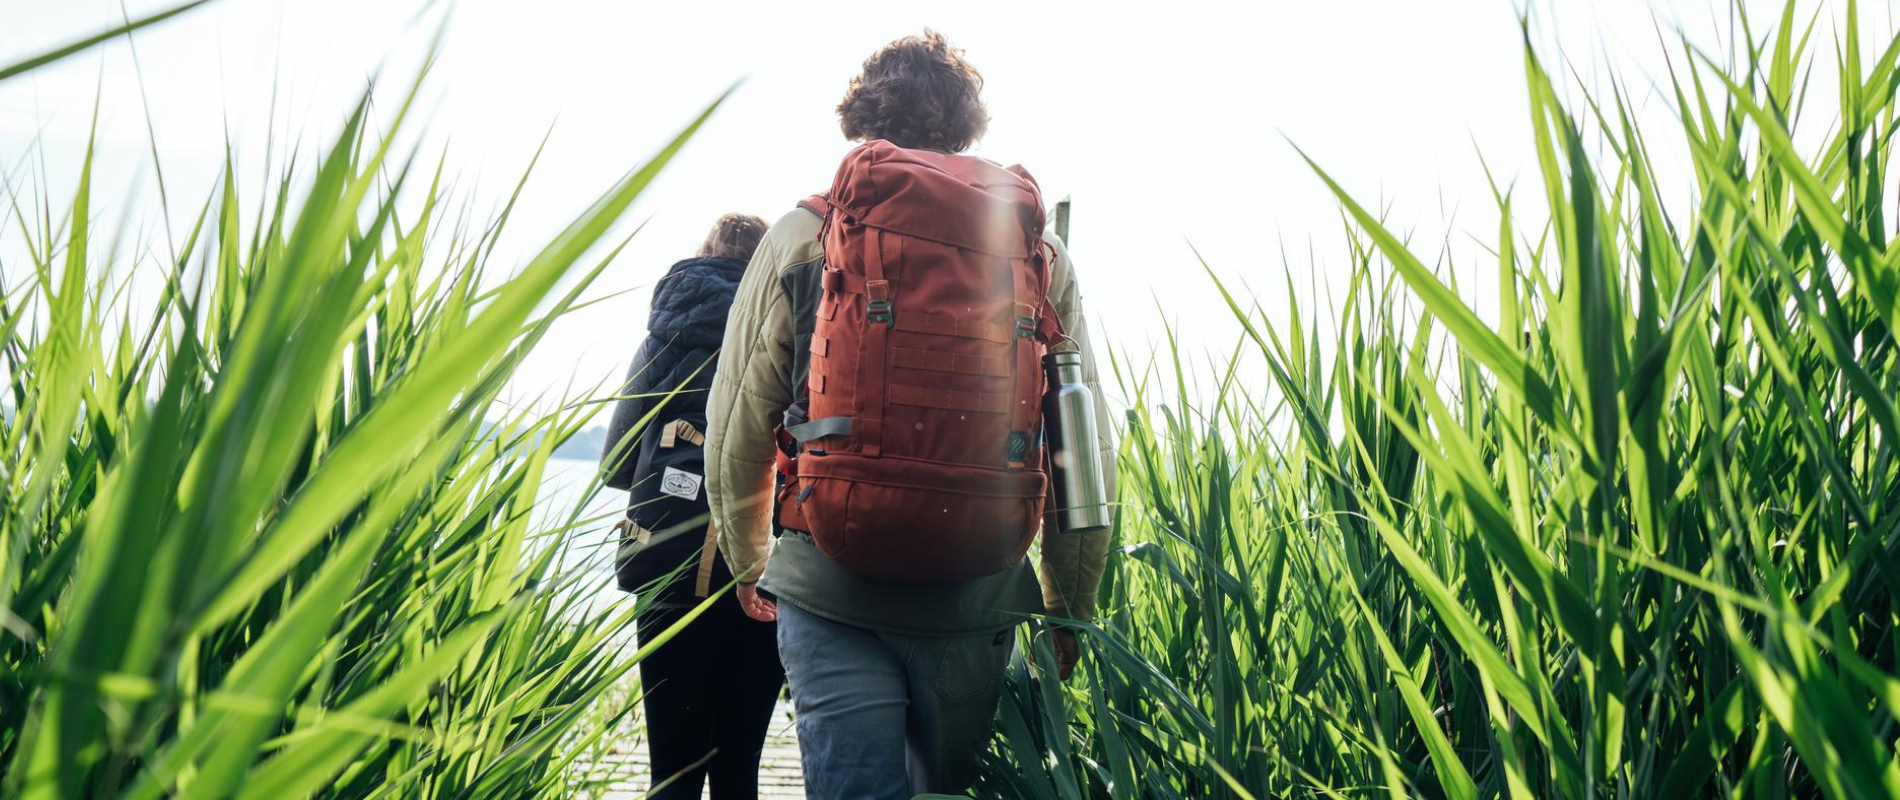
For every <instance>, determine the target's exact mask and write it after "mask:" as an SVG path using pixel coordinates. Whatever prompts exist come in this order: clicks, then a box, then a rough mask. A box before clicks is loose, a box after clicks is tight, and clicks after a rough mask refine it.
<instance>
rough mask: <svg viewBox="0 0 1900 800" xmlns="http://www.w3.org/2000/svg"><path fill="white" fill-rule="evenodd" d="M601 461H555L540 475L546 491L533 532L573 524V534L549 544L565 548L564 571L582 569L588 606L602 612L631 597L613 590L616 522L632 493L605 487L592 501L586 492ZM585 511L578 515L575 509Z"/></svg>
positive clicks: (538, 500)
mask: <svg viewBox="0 0 1900 800" xmlns="http://www.w3.org/2000/svg"><path fill="white" fill-rule="evenodd" d="M598 468H599V463H598V462H596V461H594V460H593V459H591V458H589V459H579V458H558V457H557V458H550V459H548V466H547V471H546V472H545V473H543V474H542V477H541V491H540V493H539V495H538V496H537V497H536V500H535V505H534V514H533V520H534V525H533V527H532V528H531V530H534V531H550V530H554V529H558V528H561V527H564V526H567V525H569V524H570V520H571V521H572V524H575V525H576V526H577V527H575V528H574V529H572V530H568V531H564V532H562V533H561V534H559V536H558V540H557V539H556V538H555V537H549V538H548V539H547V540H546V541H545V546H550V547H552V546H557V545H560V546H565V551H564V552H563V553H562V557H561V568H562V571H563V572H570V573H571V572H573V571H576V570H579V571H583V572H584V573H585V577H583V578H581V579H580V582H579V583H578V585H577V588H579V590H580V591H582V592H585V593H586V594H587V601H588V603H587V605H588V607H589V608H590V609H595V610H598V609H600V608H603V607H605V606H606V605H609V604H613V603H619V602H622V601H625V600H627V599H628V595H627V594H626V593H624V592H621V591H620V590H619V588H617V587H615V586H614V583H613V579H614V569H613V557H614V541H613V522H614V520H615V519H618V518H619V517H618V514H619V513H620V512H621V511H622V510H623V509H625V508H626V504H627V493H626V492H623V491H620V490H618V489H608V488H601V489H599V490H598V491H596V492H594V495H593V497H592V498H591V499H590V498H589V497H588V496H587V489H588V487H589V485H590V484H591V483H592V482H593V480H594V473H595V470H597V469H598ZM576 508H580V509H581V513H580V514H579V515H578V516H576V515H575V514H574V510H575V509H576Z"/></svg>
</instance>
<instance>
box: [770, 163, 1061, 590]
mask: <svg viewBox="0 0 1900 800" xmlns="http://www.w3.org/2000/svg"><path fill="white" fill-rule="evenodd" d="M823 203H824V209H823V214H824V218H825V222H824V227H823V229H822V231H821V232H820V233H819V238H820V241H822V242H823V244H824V254H825V255H824V269H823V273H822V276H823V277H822V281H823V287H824V293H823V296H822V298H821V299H820V301H819V303H818V308H817V320H816V322H815V325H814V328H813V335H812V338H811V353H810V365H811V366H810V370H809V377H808V381H807V388H808V390H809V392H810V400H809V407H808V409H806V412H805V414H804V416H805V417H806V420H805V421H803V422H799V421H797V417H796V415H795V416H794V417H793V418H792V419H790V420H788V423H790V424H788V426H787V428H786V429H785V433H786V434H788V435H789V436H788V437H786V438H788V439H789V440H790V441H787V442H785V443H786V444H787V445H789V449H790V450H791V452H790V453H788V455H791V456H793V457H792V458H790V459H788V461H790V462H791V463H789V464H786V465H784V466H786V467H787V469H788V472H789V474H788V476H787V477H788V481H787V486H786V490H785V492H784V494H783V495H782V498H781V507H780V509H779V512H780V521H781V522H782V523H783V524H786V525H787V526H788V527H793V528H797V529H802V530H806V531H809V532H810V533H811V535H812V538H813V539H814V540H815V541H816V542H817V544H818V548H819V549H820V550H821V551H823V552H824V554H825V555H826V556H827V557H829V558H830V559H831V560H833V561H834V562H837V563H839V564H841V565H843V566H845V567H848V568H851V569H853V570H855V571H858V572H861V573H864V574H867V575H871V576H874V577H878V578H884V579H888V580H896V581H905V582H936V581H956V580H967V579H970V578H976V577H981V576H984V575H991V574H995V573H997V572H1001V571H1003V570H1005V569H1008V568H1009V567H1012V566H1014V565H1016V564H1017V563H1019V562H1020V561H1021V560H1022V558H1023V554H1024V552H1026V551H1027V550H1028V548H1029V543H1030V541H1031V540H1032V539H1033V538H1034V536H1035V533H1036V530H1037V529H1038V527H1039V526H1040V525H1041V523H1042V510H1043V499H1044V497H1045V495H1046V493H1047V492H1048V488H1049V487H1048V477H1047V475H1046V474H1045V473H1044V471H1043V446H1042V395H1043V390H1044V378H1043V371H1042V355H1043V353H1044V351H1045V349H1046V347H1047V345H1048V344H1050V343H1051V342H1054V341H1055V340H1056V339H1057V338H1058V337H1060V336H1061V335H1062V329H1061V324H1060V322H1059V321H1058V320H1057V318H1056V314H1055V310H1054V307H1053V306H1052V305H1051V304H1050V302H1049V284H1050V269H1051V264H1052V263H1053V259H1052V258H1051V257H1049V254H1048V253H1046V252H1045V246H1044V244H1043V240H1042V228H1043V212H1042V195H1041V192H1040V191H1039V190H1038V188H1037V186H1036V182H1035V180H1034V179H1033V178H1031V177H1029V174H1028V173H1026V172H1024V171H1022V170H1021V169H1020V168H1017V167H1011V168H1004V167H1000V166H997V165H996V164H993V163H991V162H988V161H985V160H983V159H980V158H974V157H970V156H959V155H947V154H943V153H934V152H928V151H922V150H907V149H904V148H901V147H897V146H896V145H893V144H891V143H889V142H886V141H881V140H880V141H872V142H868V143H866V144H864V145H861V146H859V147H858V148H857V149H855V150H852V151H851V153H850V155H847V156H846V157H845V159H844V163H843V164H842V165H841V166H839V168H838V174H837V177H836V178H835V179H834V180H833V182H832V185H831V192H830V194H828V195H826V196H825V197H824V198H823Z"/></svg>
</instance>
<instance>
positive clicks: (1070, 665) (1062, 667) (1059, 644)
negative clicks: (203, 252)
mask: <svg viewBox="0 0 1900 800" xmlns="http://www.w3.org/2000/svg"><path fill="white" fill-rule="evenodd" d="M1049 641H1050V643H1052V644H1054V645H1055V647H1056V674H1058V675H1060V676H1062V679H1063V680H1065V681H1066V680H1068V679H1069V676H1070V675H1073V674H1075V662H1077V661H1081V660H1082V644H1081V643H1080V642H1077V641H1076V640H1075V629H1073V628H1051V629H1049Z"/></svg>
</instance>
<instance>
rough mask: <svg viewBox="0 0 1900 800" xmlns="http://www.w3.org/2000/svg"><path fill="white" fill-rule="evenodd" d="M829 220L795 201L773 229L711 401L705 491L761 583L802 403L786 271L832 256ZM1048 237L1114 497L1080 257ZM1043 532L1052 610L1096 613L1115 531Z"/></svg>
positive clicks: (734, 557) (733, 563)
mask: <svg viewBox="0 0 1900 800" xmlns="http://www.w3.org/2000/svg"><path fill="white" fill-rule="evenodd" d="M820 224H821V220H820V218H819V217H818V215H817V214H814V213H812V212H811V211H808V210H805V209H802V208H794V209H793V210H792V211H791V212H790V213H787V214H786V215H785V216H784V217H783V218H781V219H779V221H778V222H777V223H776V224H774V225H773V226H772V227H771V229H770V230H768V231H767V232H766V235H765V239H764V241H762V242H761V243H760V244H759V249H758V251H757V252H756V253H755V254H754V255H753V256H752V262H751V264H750V265H748V266H747V268H746V273H745V277H744V279H742V280H741V282H740V284H739V293H738V296H737V297H736V298H735V299H734V301H733V305H732V313H731V316H730V317H729V319H728V322H727V324H726V338H725V345H724V346H723V347H722V348H721V355H720V359H719V369H718V372H717V374H716V375H715V376H714V378H713V385H712V396H711V398H710V400H709V402H708V403H707V409H706V419H707V424H708V427H709V430H708V431H707V432H706V450H705V453H706V472H707V475H706V495H707V499H708V500H709V501H710V502H711V506H712V519H713V524H714V526H715V527H717V529H718V531H719V550H720V552H721V553H723V554H724V555H725V558H726V563H727V564H728V565H729V566H730V567H731V568H732V573H733V574H734V575H737V576H739V577H740V578H741V579H742V580H748V581H753V580H758V579H759V578H760V576H761V575H762V574H763V573H764V571H765V565H766V561H767V558H768V556H769V555H770V547H771V542H772V535H771V534H772V530H771V520H772V506H773V500H774V498H773V463H774V459H775V455H776V453H777V444H776V440H775V438H774V431H775V429H776V428H777V426H778V425H779V424H780V423H781V422H782V421H783V419H784V414H785V409H786V408H788V407H789V406H791V405H792V403H794V402H796V398H795V393H794V386H793V383H792V382H793V375H792V372H793V355H792V354H793V353H794V352H795V351H794V347H795V342H794V339H795V338H796V333H795V326H794V321H793V319H792V303H791V300H790V298H789V297H788V295H787V292H786V289H785V284H786V281H784V280H783V278H784V276H785V274H786V273H787V272H788V271H789V270H790V269H791V268H792V267H794V266H797V265H801V264H806V263H808V262H811V261H813V260H816V259H817V258H818V257H819V256H821V255H822V254H823V251H822V248H821V247H820V246H819V243H818V231H819V227H820ZM1048 239H1049V241H1050V243H1051V244H1053V245H1054V246H1055V247H1056V252H1057V259H1056V262H1055V265H1054V271H1053V275H1052V276H1051V277H1052V286H1051V291H1050V300H1051V301H1052V302H1053V304H1054V305H1055V308H1056V313H1057V314H1058V315H1059V316H1060V317H1061V318H1062V324H1063V327H1064V328H1065V329H1066V330H1067V331H1068V334H1069V336H1070V338H1071V339H1073V340H1074V341H1075V343H1076V345H1077V346H1079V348H1080V350H1081V353H1082V359H1083V361H1082V364H1083V374H1084V375H1085V376H1086V380H1087V383H1088V385H1089V388H1090V389H1091V390H1092V391H1093V392H1094V393H1095V398H1096V416H1097V418H1098V419H1099V420H1100V427H1101V429H1102V432H1101V440H1100V443H1099V444H1100V447H1101V451H1102V463H1103V464H1104V465H1105V466H1107V467H1108V469H1107V470H1106V472H1107V474H1108V480H1109V482H1110V485H1109V496H1110V497H1114V496H1115V494H1114V483H1113V482H1114V479H1115V470H1114V468H1113V465H1114V464H1115V456H1116V452H1117V448H1116V444H1115V435H1114V433H1113V430H1112V428H1113V418H1112V417H1110V416H1109V411H1108V406H1107V403H1106V401H1105V399H1104V398H1105V395H1104V393H1103V391H1102V388H1101V385H1100V378H1099V373H1098V372H1097V369H1096V361H1095V354H1094V352H1093V350H1092V348H1091V343H1090V339H1089V331H1088V324H1087V321H1086V320H1085V319H1084V317H1083V315H1082V304H1081V295H1080V291H1079V289H1078V287H1077V284H1076V279H1075V273H1074V269H1073V265H1072V262H1071V261H1070V260H1069V255H1068V251H1067V250H1066V248H1064V247H1063V245H1062V243H1061V242H1060V241H1057V240H1056V239H1055V238H1054V237H1053V236H1049V237H1048ZM1052 505H1053V504H1052ZM1051 530H1054V522H1053V518H1050V519H1048V520H1047V521H1046V522H1045V524H1044V531H1045V532H1047V531H1051ZM1041 538H1042V541H1041V553H1042V561H1041V565H1042V569H1041V570H1039V571H1038V577H1039V578H1040V580H1041V584H1042V595H1043V607H1044V611H1045V613H1047V614H1049V615H1050V616H1054V617H1062V618H1067V619H1079V620H1087V619H1092V618H1093V617H1094V616H1095V611H1096V609H1095V596H1096V592H1097V589H1098V588H1099V586H1100V585H1101V580H1102V572H1103V570H1104V568H1105V566H1106V563H1107V558H1108V545H1109V533H1108V532H1107V531H1102V532H1099V533H1093V534H1081V535H1044V536H1043V537H1041Z"/></svg>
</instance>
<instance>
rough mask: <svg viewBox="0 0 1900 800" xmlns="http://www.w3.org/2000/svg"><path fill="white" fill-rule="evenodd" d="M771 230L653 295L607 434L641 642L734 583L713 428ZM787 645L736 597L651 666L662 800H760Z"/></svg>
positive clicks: (701, 258)
mask: <svg viewBox="0 0 1900 800" xmlns="http://www.w3.org/2000/svg"><path fill="white" fill-rule="evenodd" d="M765 229H766V224H765V221H764V220H762V219H759V218H758V217H754V216H748V215H743V214H727V215H725V216H723V217H720V218H719V222H718V223H716V224H715V225H714V226H713V229H712V232H711V233H709V234H708V235H707V237H706V242H705V244H703V245H701V246H700V248H699V254H698V255H697V256H695V257H693V258H689V259H686V260H685V261H681V262H679V263H677V264H674V265H673V266H672V268H670V269H668V270H667V272H666V276H665V277H663V278H661V279H660V281H659V283H658V284H657V285H655V286H654V289H653V310H652V312H651V314H650V315H649V316H648V317H647V336H646V338H645V340H643V341H642V342H641V343H640V349H639V351H638V352H637V353H636V354H635V355H634V357H633V366H632V368H631V369H629V370H628V372H627V380H626V383H625V384H624V385H623V386H622V389H621V392H620V395H619V396H620V400H619V402H618V405H616V406H615V408H614V415H613V421H612V422H611V423H610V424H609V425H608V428H607V432H608V435H607V450H606V453H604V454H603V456H602V458H603V462H602V463H603V466H604V467H605V468H606V472H607V485H608V486H611V487H613V488H616V489H625V490H627V491H628V492H629V495H630V500H629V503H628V507H627V517H626V519H624V520H622V521H621V522H620V523H619V524H618V525H617V526H616V530H617V531H618V532H619V534H620V537H619V541H620V547H619V550H618V552H617V553H616V556H615V563H614V567H615V572H616V577H617V581H618V583H619V586H620V588H621V590H623V591H628V592H647V593H651V597H650V598H649V601H650V602H651V606H650V610H648V611H647V612H646V613H645V614H644V615H642V616H641V618H640V620H639V623H638V626H639V635H640V643H641V644H642V645H645V644H649V643H651V642H652V641H654V640H655V639H656V638H657V637H659V636H660V635H662V634H664V633H665V632H666V631H667V630H668V629H670V628H672V627H673V625H674V623H676V622H678V621H680V620H681V619H682V618H684V617H685V616H686V614H687V613H688V612H690V611H691V610H692V609H693V608H694V607H695V606H697V605H699V604H700V603H701V602H703V601H704V600H705V599H706V597H708V596H710V595H711V594H713V593H716V592H718V591H719V590H721V589H723V588H725V587H726V586H727V585H728V584H730V583H732V572H731V570H730V569H728V568H727V566H726V563H725V559H723V558H719V557H718V553H717V549H718V534H717V532H716V531H714V530H713V529H712V526H711V524H710V522H709V520H710V514H709V513H708V510H707V506H706V494H705V491H704V490H703V488H702V484H703V483H704V477H703V476H704V475H705V474H706V469H705V458H704V455H703V453H702V451H701V445H702V444H703V443H704V441H705V439H704V437H703V434H702V433H701V431H704V430H705V428H706V393H707V390H708V389H709V388H710V387H711V386H712V379H713V372H714V367H715V366H716V364H717V358H718V351H719V345H720V343H721V341H722V340H723V339H724V337H725V329H726V313H727V311H728V310H729V309H730V308H731V306H732V297H733V294H734V293H735V292H736V291H737V290H738V287H739V279H740V277H741V276H742V275H744V273H745V268H746V262H747V261H748V260H750V259H751V257H752V251H753V250H754V249H756V248H757V247H758V244H759V240H760V239H761V238H763V237H764V235H765ZM776 637H777V633H776V631H775V630H774V625H773V624H772V623H769V622H757V621H754V620H752V619H749V618H748V617H747V616H746V615H745V612H744V611H743V610H741V609H740V607H739V604H738V601H737V600H736V599H734V598H733V597H732V595H731V594H727V595H725V596H723V597H721V598H719V599H718V600H717V601H715V604H714V605H713V607H711V608H709V609H707V611H706V613H705V614H704V615H702V616H701V617H700V618H699V619H697V620H694V621H693V622H692V623H690V624H688V625H687V626H686V627H685V628H683V629H682V630H681V631H680V632H679V633H678V634H676V635H675V636H674V637H673V638H672V639H671V640H669V641H667V642H666V643H665V644H663V645H661V646H660V647H659V648H658V649H656V650H655V651H654V652H653V653H651V654H649V655H648V656H647V657H646V659H645V660H644V661H641V662H640V677H641V683H642V684H643V688H644V689H645V691H646V695H645V697H644V698H643V700H642V706H643V708H644V709H645V711H646V722H647V725H646V728H647V750H648V753H649V755H650V758H651V762H652V775H653V783H654V786H655V787H657V788H658V791H656V792H654V793H653V794H650V795H648V797H649V798H654V800H676V799H677V800H698V798H699V797H700V789H701V786H702V784H703V783H705V782H706V781H708V780H710V782H711V784H712V797H713V800H756V798H757V797H758V788H759V755H760V751H761V750H762V749H763V747H764V744H765V735H766V729H767V727H768V726H769V725H770V724H771V719H772V710H773V707H774V706H775V705H776V704H777V701H778V696H779V689H780V687H781V686H783V685H784V683H785V670H784V668H783V667H781V666H780V665H779V660H778V647H777V644H776V641H777V639H776ZM669 781H670V782H669Z"/></svg>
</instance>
